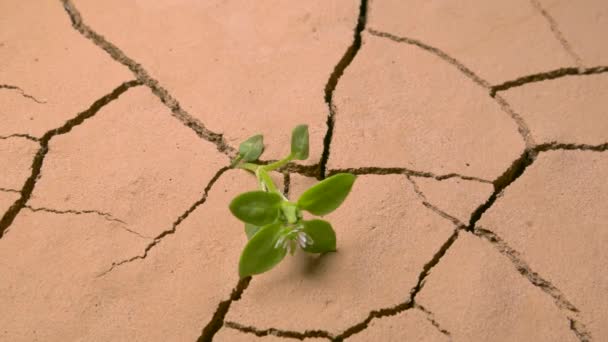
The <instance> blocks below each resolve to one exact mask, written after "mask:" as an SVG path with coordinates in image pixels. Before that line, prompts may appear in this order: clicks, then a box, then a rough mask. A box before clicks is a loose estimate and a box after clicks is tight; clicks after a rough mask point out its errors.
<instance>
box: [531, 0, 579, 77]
mask: <svg viewBox="0 0 608 342" xmlns="http://www.w3.org/2000/svg"><path fill="white" fill-rule="evenodd" d="M530 2H531V3H532V6H533V7H534V8H535V9H536V10H537V11H538V12H540V14H541V15H542V16H543V17H545V19H546V20H547V23H548V24H549V28H550V29H551V32H552V33H553V35H554V36H555V38H556V39H557V40H558V41H559V42H560V44H562V47H563V48H564V50H565V51H566V53H567V54H569V55H570V57H572V59H574V62H575V63H576V64H577V65H578V66H579V67H580V68H583V67H584V65H583V60H582V59H581V57H580V56H579V55H578V54H577V53H576V52H574V50H573V49H572V46H570V43H568V41H567V40H566V38H565V37H564V35H563V34H562V31H560V29H559V27H558V25H557V22H556V21H555V19H554V18H553V17H552V16H551V15H550V14H549V13H548V12H547V11H546V10H545V9H544V8H543V6H542V5H541V4H540V2H539V1H538V0H530Z"/></svg>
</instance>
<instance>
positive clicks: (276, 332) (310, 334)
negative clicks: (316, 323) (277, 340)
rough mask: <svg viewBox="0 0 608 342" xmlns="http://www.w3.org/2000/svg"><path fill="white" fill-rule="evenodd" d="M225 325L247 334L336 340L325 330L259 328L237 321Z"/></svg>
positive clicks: (297, 338)
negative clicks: (302, 330) (303, 330)
mask: <svg viewBox="0 0 608 342" xmlns="http://www.w3.org/2000/svg"><path fill="white" fill-rule="evenodd" d="M224 326H225V327H227V328H230V329H235V330H238V331H240V332H243V333H246V334H253V335H255V336H258V337H264V336H268V335H271V336H277V337H285V338H292V339H296V340H304V339H306V338H326V339H328V340H331V341H335V339H334V337H333V336H332V335H331V334H330V333H329V332H327V331H324V330H306V331H305V332H299V331H290V330H282V329H275V328H268V329H258V328H256V327H253V326H246V325H242V324H240V323H237V322H226V323H225V324H224Z"/></svg>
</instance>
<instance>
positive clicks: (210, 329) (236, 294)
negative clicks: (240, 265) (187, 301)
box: [196, 277, 251, 342]
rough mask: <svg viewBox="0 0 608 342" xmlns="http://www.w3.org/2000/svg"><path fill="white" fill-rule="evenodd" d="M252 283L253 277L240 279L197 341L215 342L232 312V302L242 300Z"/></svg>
mask: <svg viewBox="0 0 608 342" xmlns="http://www.w3.org/2000/svg"><path fill="white" fill-rule="evenodd" d="M250 282H251V277H247V278H241V279H239V282H238V283H237V285H236V286H235V287H234V289H232V292H231V293H230V298H228V299H227V300H224V301H222V302H220V303H219V304H218V306H217V309H216V310H215V313H214V314H213V317H212V318H211V320H210V321H209V323H207V325H206V326H205V327H204V328H203V330H202V332H201V336H199V338H198V339H197V340H196V341H197V342H211V341H213V337H214V336H215V334H216V333H217V332H218V331H219V330H220V329H221V328H222V326H223V325H224V318H225V317H226V314H227V313H228V310H230V305H231V304H232V302H236V301H238V300H240V299H241V296H242V295H243V292H244V291H245V290H246V289H247V287H248V286H249V283H250Z"/></svg>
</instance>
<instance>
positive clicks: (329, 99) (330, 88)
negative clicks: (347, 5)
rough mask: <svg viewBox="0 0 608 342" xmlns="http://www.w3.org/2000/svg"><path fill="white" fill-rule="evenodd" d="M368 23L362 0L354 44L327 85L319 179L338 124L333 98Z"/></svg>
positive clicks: (322, 175) (335, 69) (365, 0)
mask: <svg viewBox="0 0 608 342" xmlns="http://www.w3.org/2000/svg"><path fill="white" fill-rule="evenodd" d="M366 23H367V0H361V2H360V4H359V16H358V18H357V26H355V30H354V37H353V43H352V44H351V45H350V46H349V47H348V48H347V49H346V51H345V52H344V55H342V58H340V61H338V64H336V66H335V67H334V70H333V72H332V73H331V75H330V76H329V79H328V80H327V84H325V103H327V108H328V110H329V113H328V115H327V131H326V133H325V137H324V138H323V152H322V153H321V160H320V161H319V167H320V169H319V178H321V179H323V178H325V171H326V167H327V161H328V160H329V152H330V147H331V140H332V138H333V134H334V125H335V122H336V107H335V106H334V102H333V96H334V91H335V90H336V86H337V85H338V81H339V80H340V77H342V75H343V74H344V71H345V70H346V68H348V66H349V65H350V64H351V63H352V61H353V60H354V59H355V56H356V55H357V53H358V52H359V49H361V32H363V30H365V24H366Z"/></svg>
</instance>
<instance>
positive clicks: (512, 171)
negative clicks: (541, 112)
mask: <svg viewBox="0 0 608 342" xmlns="http://www.w3.org/2000/svg"><path fill="white" fill-rule="evenodd" d="M557 150H565V151H594V152H605V151H607V150H608V143H603V144H599V145H588V144H568V143H558V142H551V143H546V144H540V145H536V146H535V147H533V148H528V149H526V150H524V152H523V153H522V155H521V156H520V157H519V158H518V159H516V160H515V161H514V162H513V163H512V164H511V166H510V167H509V168H508V169H507V170H506V171H505V172H504V173H503V174H502V175H500V176H498V178H496V179H495V180H494V182H492V183H493V184H494V192H493V193H492V194H491V195H490V197H489V198H488V200H487V201H486V202H485V203H483V204H481V205H480V206H479V207H478V208H477V209H475V211H474V212H473V214H472V215H471V219H470V220H469V226H468V227H467V229H466V230H467V231H469V232H472V231H474V230H475V225H476V224H477V222H478V221H479V220H480V219H481V217H482V216H483V214H484V213H485V212H486V211H487V210H488V209H490V207H492V205H494V202H496V200H497V199H498V197H499V196H500V195H501V194H502V192H503V191H504V190H505V189H506V188H507V187H508V186H509V185H511V184H512V183H513V182H515V181H516V180H517V178H519V177H520V176H521V175H523V174H524V172H525V170H526V169H527V168H528V166H530V165H532V163H534V161H535V160H536V157H537V156H538V154H539V153H541V152H546V151H557Z"/></svg>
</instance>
